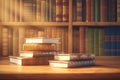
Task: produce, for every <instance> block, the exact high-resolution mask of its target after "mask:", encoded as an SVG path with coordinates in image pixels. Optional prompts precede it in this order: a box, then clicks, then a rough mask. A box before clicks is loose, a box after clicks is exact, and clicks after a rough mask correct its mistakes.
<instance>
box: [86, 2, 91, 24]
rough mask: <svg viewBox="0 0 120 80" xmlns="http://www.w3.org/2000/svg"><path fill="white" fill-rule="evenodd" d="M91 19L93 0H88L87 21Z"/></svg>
mask: <svg viewBox="0 0 120 80" xmlns="http://www.w3.org/2000/svg"><path fill="white" fill-rule="evenodd" d="M90 21H91V0H86V22H90Z"/></svg>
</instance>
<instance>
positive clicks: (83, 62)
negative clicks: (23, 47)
mask: <svg viewBox="0 0 120 80" xmlns="http://www.w3.org/2000/svg"><path fill="white" fill-rule="evenodd" d="M26 54H28V53H26ZM39 54H41V53H39ZM33 55H34V54H33ZM9 58H10V63H14V64H17V65H24V66H28V65H49V66H51V67H62V68H76V67H88V66H94V65H95V55H94V54H65V53H62V54H61V53H57V54H52V55H49V56H48V55H46V56H43V55H41V56H39V57H37V56H36V57H28V56H27V55H24V56H23V55H22V56H19V57H16V56H10V57H9Z"/></svg>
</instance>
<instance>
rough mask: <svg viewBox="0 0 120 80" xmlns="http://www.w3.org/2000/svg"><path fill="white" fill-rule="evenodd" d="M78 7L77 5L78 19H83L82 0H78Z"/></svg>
mask: <svg viewBox="0 0 120 80" xmlns="http://www.w3.org/2000/svg"><path fill="white" fill-rule="evenodd" d="M76 7H77V8H76V9H77V13H76V19H77V21H82V0H77V1H76Z"/></svg>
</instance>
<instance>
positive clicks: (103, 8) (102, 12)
mask: <svg viewBox="0 0 120 80" xmlns="http://www.w3.org/2000/svg"><path fill="white" fill-rule="evenodd" d="M106 3H107V0H100V21H101V22H105V21H107V20H106V18H107V17H106V16H107V12H106V11H107V7H106Z"/></svg>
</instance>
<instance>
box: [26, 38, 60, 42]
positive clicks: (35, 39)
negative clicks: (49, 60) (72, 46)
mask: <svg viewBox="0 0 120 80" xmlns="http://www.w3.org/2000/svg"><path fill="white" fill-rule="evenodd" d="M58 42H59V38H25V43H58Z"/></svg>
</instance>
